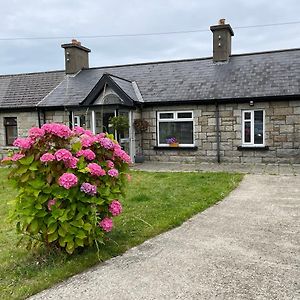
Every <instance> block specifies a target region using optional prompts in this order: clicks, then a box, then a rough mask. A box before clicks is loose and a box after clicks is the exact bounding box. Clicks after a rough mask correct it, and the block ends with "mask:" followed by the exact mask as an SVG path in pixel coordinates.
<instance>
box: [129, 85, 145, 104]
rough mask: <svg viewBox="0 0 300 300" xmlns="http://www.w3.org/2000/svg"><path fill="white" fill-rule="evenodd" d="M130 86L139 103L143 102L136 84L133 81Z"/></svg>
mask: <svg viewBox="0 0 300 300" xmlns="http://www.w3.org/2000/svg"><path fill="white" fill-rule="evenodd" d="M131 84H132V87H133V90H134V92H135V94H136V97H137V98H138V100H139V102H144V99H143V96H142V94H141V91H140V89H139V86H138V85H137V83H136V82H135V81H133V82H132V83H131Z"/></svg>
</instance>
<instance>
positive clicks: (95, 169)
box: [87, 163, 106, 176]
mask: <svg viewBox="0 0 300 300" xmlns="http://www.w3.org/2000/svg"><path fill="white" fill-rule="evenodd" d="M87 168H88V170H89V172H90V173H91V174H92V175H94V176H104V175H105V174H106V172H105V170H103V169H102V168H101V167H100V166H99V165H98V164H96V163H90V164H88V165H87Z"/></svg>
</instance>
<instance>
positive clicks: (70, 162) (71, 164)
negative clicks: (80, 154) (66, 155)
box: [64, 156, 79, 169]
mask: <svg viewBox="0 0 300 300" xmlns="http://www.w3.org/2000/svg"><path fill="white" fill-rule="evenodd" d="M78 161H79V159H78V158H76V157H74V156H72V157H71V158H70V159H68V160H65V161H64V164H65V167H66V168H71V169H76V168H77V163H78Z"/></svg>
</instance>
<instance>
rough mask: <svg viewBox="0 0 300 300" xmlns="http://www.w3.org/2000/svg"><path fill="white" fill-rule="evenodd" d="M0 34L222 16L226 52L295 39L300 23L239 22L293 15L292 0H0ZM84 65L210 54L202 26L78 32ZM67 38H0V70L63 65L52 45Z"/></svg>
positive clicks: (297, 8) (296, 43)
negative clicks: (229, 31)
mask: <svg viewBox="0 0 300 300" xmlns="http://www.w3.org/2000/svg"><path fill="white" fill-rule="evenodd" d="M0 3H1V10H0V38H1V39H3V38H14V37H16V38H18V37H56V36H59V37H60V36H66V37H69V36H70V37H74V38H76V37H78V36H91V35H109V34H130V33H150V32H166V31H167V32H169V31H185V30H198V29H200V30H201V29H209V26H210V25H214V24H217V21H218V19H220V18H225V19H226V23H230V24H231V26H232V28H233V30H234V33H235V36H234V37H233V41H232V43H233V45H232V53H245V52H258V51H267V50H276V49H286V48H298V47H300V34H299V33H300V24H295V25H287V26H273V27H261V28H249V29H235V28H236V27H240V26H248V25H249V26H252V25H257V24H270V23H284V22H294V21H300V14H299V12H300V1H299V0H272V1H270V0H251V1H249V0H228V1H224V0H215V1H204V0H202V1H201V0H181V1H180V0H151V1H143V0H127V1H124V0H110V1H103V0H26V1H24V0H0ZM80 41H81V42H82V45H84V46H86V47H88V48H90V49H91V50H92V52H91V53H90V66H91V67H98V66H105V65H115V64H127V63H135V62H147V61H157V60H170V59H182V58H196V57H208V56H211V55H212V34H211V32H210V31H205V32H198V33H188V34H176V35H175V34H174V35H163V36H146V37H121V38H120V37H119V38H116V37H114V38H97V39H85V38H81V39H80ZM68 42H70V39H69V38H68V39H67V38H64V39H53V40H15V41H11V40H9V41H8V40H5V41H4V40H0V74H13V73H26V72H37V71H50V70H62V69H64V54H63V49H62V48H61V47H60V45H61V44H62V43H68Z"/></svg>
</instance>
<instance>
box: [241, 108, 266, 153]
mask: <svg viewBox="0 0 300 300" xmlns="http://www.w3.org/2000/svg"><path fill="white" fill-rule="evenodd" d="M255 111H262V112H263V143H262V144H254V112H255ZM245 113H250V120H249V119H247V120H245ZM245 122H250V128H251V136H250V142H245ZM241 127H242V146H243V147H258V148H259V147H264V146H265V139H266V133H265V110H264V109H251V110H249V109H247V110H242V126H241Z"/></svg>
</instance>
